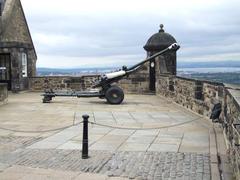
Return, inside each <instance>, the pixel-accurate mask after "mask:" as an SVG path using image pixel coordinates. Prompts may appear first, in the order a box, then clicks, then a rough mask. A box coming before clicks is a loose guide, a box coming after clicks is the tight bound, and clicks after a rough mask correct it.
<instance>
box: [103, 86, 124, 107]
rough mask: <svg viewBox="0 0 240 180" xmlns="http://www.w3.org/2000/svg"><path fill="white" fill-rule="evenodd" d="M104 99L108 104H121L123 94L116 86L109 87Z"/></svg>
mask: <svg viewBox="0 0 240 180" xmlns="http://www.w3.org/2000/svg"><path fill="white" fill-rule="evenodd" d="M105 97H106V99H107V102H108V103H110V104H121V103H122V101H123V99H124V92H123V90H122V89H121V88H120V87H118V86H111V87H110V88H109V89H107V91H106V93H105Z"/></svg>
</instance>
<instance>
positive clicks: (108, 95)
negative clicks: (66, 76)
mask: <svg viewBox="0 0 240 180" xmlns="http://www.w3.org/2000/svg"><path fill="white" fill-rule="evenodd" d="M179 48H180V46H179V45H178V44H177V43H174V44H172V45H170V46H169V47H168V48H166V49H164V50H162V51H160V52H158V53H156V54H154V55H152V56H150V57H148V58H147V59H145V60H143V61H141V62H139V63H137V64H136V65H134V66H132V67H130V68H128V67H126V66H123V67H122V69H121V70H119V71H116V72H112V73H106V74H104V75H102V76H101V77H100V79H99V80H98V81H96V82H95V84H94V85H93V87H92V88H95V89H91V90H89V91H66V92H58V91H54V90H52V89H48V90H45V92H44V94H42V96H43V100H42V101H43V103H49V102H51V100H52V98H53V97H57V96H64V97H78V98H90V97H99V98H101V99H106V100H107V102H108V103H110V104H121V103H122V101H123V99H124V92H123V90H122V89H121V88H120V87H118V86H117V85H115V84H114V83H115V82H117V81H119V80H121V79H122V78H123V77H125V76H128V75H130V74H132V73H134V72H136V71H137V70H138V69H139V68H140V67H141V66H142V65H143V64H145V63H146V62H148V61H150V60H152V59H154V58H156V57H157V56H160V55H162V54H163V53H165V52H167V51H177V50H178V49H179Z"/></svg>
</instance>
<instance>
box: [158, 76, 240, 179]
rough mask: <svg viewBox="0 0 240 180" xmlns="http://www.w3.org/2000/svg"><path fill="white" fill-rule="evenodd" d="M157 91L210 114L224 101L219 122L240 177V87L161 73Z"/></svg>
mask: <svg viewBox="0 0 240 180" xmlns="http://www.w3.org/2000/svg"><path fill="white" fill-rule="evenodd" d="M156 90H157V91H156V94H157V95H161V96H165V97H167V98H169V99H171V100H172V101H174V102H176V103H178V104H181V105H182V106H184V107H186V108H188V109H190V110H192V111H194V112H196V113H199V114H201V115H203V116H206V117H210V115H211V113H212V109H213V107H214V105H215V104H217V103H221V106H222V112H221V114H220V117H219V123H220V124H221V125H222V127H223V133H224V135H225V141H226V144H227V148H228V153H229V158H230V160H231V162H232V165H233V170H234V176H235V179H240V88H239V89H231V88H230V89H229V88H227V87H226V86H225V85H224V84H222V83H217V82H209V81H200V80H194V79H188V78H182V77H177V76H167V75H165V76H164V75H159V76H158V77H157V82H156Z"/></svg>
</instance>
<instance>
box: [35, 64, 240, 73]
mask: <svg viewBox="0 0 240 180" xmlns="http://www.w3.org/2000/svg"><path fill="white" fill-rule="evenodd" d="M220 67H225V68H228V67H234V68H237V67H239V68H240V61H216V62H178V63H177V68H178V69H180V68H220ZM117 69H119V67H90V68H85V67H84V68H37V74H38V75H40V76H47V75H79V74H101V73H105V72H110V71H115V70H117Z"/></svg>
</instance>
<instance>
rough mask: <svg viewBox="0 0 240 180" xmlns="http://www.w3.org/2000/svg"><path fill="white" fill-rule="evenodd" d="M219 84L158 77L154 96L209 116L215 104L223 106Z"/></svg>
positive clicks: (220, 85)
mask: <svg viewBox="0 0 240 180" xmlns="http://www.w3.org/2000/svg"><path fill="white" fill-rule="evenodd" d="M223 89H224V85H223V84H221V83H213V82H208V81H199V80H194V79H187V78H182V77H177V76H167V75H166V76H163V75H160V76H158V78H157V82H156V94H157V95H163V96H166V97H168V98H171V99H172V100H173V101H175V102H176V103H178V104H181V105H182V106H184V107H186V108H188V109H191V110H193V111H195V112H197V113H199V114H201V115H205V116H209V115H210V113H211V110H212V108H213V106H214V104H216V103H218V102H219V103H221V104H223V100H224V99H223V94H224V92H223Z"/></svg>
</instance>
